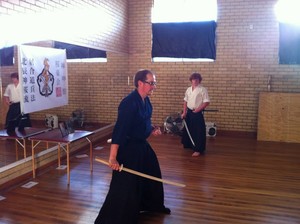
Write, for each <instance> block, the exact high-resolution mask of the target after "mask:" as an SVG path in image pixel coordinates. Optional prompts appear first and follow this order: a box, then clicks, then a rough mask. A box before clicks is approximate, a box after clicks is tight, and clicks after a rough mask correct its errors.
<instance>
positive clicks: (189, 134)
mask: <svg viewBox="0 0 300 224" xmlns="http://www.w3.org/2000/svg"><path fill="white" fill-rule="evenodd" d="M183 124H184V127H185V129H186V132H187V133H188V136H189V138H190V140H191V142H192V144H193V146H194V147H195V143H194V141H193V139H192V136H191V133H190V131H189V128H188V126H187V124H186V122H185V120H184V119H183Z"/></svg>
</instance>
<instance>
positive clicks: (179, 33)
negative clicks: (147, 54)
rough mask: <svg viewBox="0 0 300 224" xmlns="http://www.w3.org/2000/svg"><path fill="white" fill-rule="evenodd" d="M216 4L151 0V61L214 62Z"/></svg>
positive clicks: (209, 0)
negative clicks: (152, 2) (152, 0)
mask: <svg viewBox="0 0 300 224" xmlns="http://www.w3.org/2000/svg"><path fill="white" fill-rule="evenodd" d="M216 19H217V1H216V0H172V1H170V0H154V5H153V9H152V59H153V61H178V60H180V61H199V60H201V61H203V60H209V61H213V60H215V59H216V47H215V31H216Z"/></svg>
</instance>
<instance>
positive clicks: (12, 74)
mask: <svg viewBox="0 0 300 224" xmlns="http://www.w3.org/2000/svg"><path fill="white" fill-rule="evenodd" d="M10 78H16V79H19V74H18V73H17V72H14V73H11V74H10Z"/></svg>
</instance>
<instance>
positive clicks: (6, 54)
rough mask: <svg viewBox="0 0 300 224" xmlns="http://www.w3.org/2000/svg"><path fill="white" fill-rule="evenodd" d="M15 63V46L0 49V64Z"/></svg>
mask: <svg viewBox="0 0 300 224" xmlns="http://www.w3.org/2000/svg"><path fill="white" fill-rule="evenodd" d="M12 65H14V47H6V48H2V49H0V66H12Z"/></svg>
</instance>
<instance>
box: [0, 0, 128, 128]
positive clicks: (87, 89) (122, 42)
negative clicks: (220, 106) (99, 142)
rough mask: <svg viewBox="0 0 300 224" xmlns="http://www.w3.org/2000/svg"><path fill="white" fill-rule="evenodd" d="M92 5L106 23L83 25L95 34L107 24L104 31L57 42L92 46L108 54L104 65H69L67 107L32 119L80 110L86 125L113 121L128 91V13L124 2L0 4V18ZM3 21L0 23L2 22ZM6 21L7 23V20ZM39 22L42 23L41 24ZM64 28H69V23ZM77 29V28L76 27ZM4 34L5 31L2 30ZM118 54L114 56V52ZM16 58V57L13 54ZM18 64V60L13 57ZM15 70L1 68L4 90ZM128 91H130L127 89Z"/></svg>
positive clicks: (66, 115) (20, 1) (64, 116)
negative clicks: (1, 16)
mask: <svg viewBox="0 0 300 224" xmlns="http://www.w3.org/2000/svg"><path fill="white" fill-rule="evenodd" d="M90 6H92V7H93V8H94V9H97V10H99V13H100V14H103V18H105V20H107V21H103V20H100V21H90V23H89V24H86V26H90V27H94V28H95V31H97V30H99V29H98V27H100V26H102V24H103V23H107V22H109V23H110V27H109V29H106V30H105V31H104V32H101V33H99V32H95V33H93V34H90V35H88V36H87V35H85V33H80V32H79V34H82V35H78V36H77V37H76V38H72V39H70V40H66V39H61V40H60V39H58V40H60V41H65V42H68V43H73V44H78V45H83V46H89V47H94V48H97V49H101V50H106V51H107V60H108V62H107V63H68V78H69V105H68V106H65V107H59V108H54V109H51V110H44V111H41V112H35V113H32V114H31V118H32V119H33V120H43V119H44V117H45V114H48V113H50V114H57V115H58V117H59V120H65V119H67V118H69V117H70V116H71V113H72V111H74V110H75V109H77V108H83V109H84V111H85V113H86V118H87V122H101V123H104V122H105V123H110V122H114V121H115V118H116V113H117V111H116V108H117V106H118V103H119V101H120V100H121V99H122V98H123V97H124V96H125V95H126V94H127V93H128V92H129V90H130V89H131V88H129V87H128V85H127V83H128V40H127V36H128V33H127V32H128V16H127V15H128V13H127V1H126V0H114V1H105V0H101V1H81V0H80V1H67V0H66V1H63V0H60V1H55V0H53V1H51V0H49V1H47V3H45V1H42V0H41V1H38V0H30V1H29V0H18V1H11V0H8V1H5V0H4V1H0V15H10V14H15V13H16V12H18V13H21V14H26V13H31V12H42V11H49V10H50V11H51V10H54V11H57V10H61V9H62V8H70V7H75V8H82V9H84V8H86V7H90ZM1 22H2V21H1ZM6 22H9V21H6ZM41 23H42V22H41ZM65 25H66V29H68V24H65ZM78 29H79V30H80V27H78ZM3 32H5V31H3ZM32 45H35V46H43V47H51V46H52V41H50V42H49V41H41V42H35V43H33V44H32ZM116 52H117V53H116ZM15 56H16V57H17V54H16V53H15ZM16 61H17V58H16ZM14 71H17V65H15V66H8V67H7V66H6V67H1V68H0V72H1V80H2V87H3V91H4V89H5V87H6V86H7V84H8V83H9V82H10V78H9V77H10V73H12V72H14ZM128 88H129V89H128ZM6 111H7V108H6V107H1V123H2V124H3V123H4V119H5V115H6Z"/></svg>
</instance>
